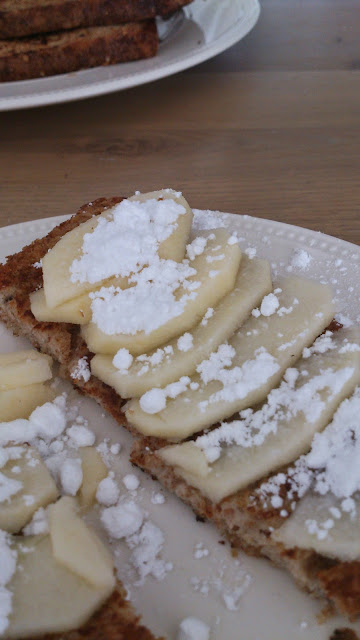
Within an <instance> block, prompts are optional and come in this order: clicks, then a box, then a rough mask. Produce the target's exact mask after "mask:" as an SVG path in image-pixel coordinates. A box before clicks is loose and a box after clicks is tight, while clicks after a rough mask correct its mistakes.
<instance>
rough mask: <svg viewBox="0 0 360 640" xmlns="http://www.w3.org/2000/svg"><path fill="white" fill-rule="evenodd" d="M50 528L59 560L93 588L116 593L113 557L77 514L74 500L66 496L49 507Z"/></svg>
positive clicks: (55, 554)
mask: <svg viewBox="0 0 360 640" xmlns="http://www.w3.org/2000/svg"><path fill="white" fill-rule="evenodd" d="M49 526H50V537H51V544H52V548H53V553H54V558H55V560H56V561H57V562H59V563H60V564H62V565H63V566H65V567H66V568H67V569H69V570H70V571H73V572H74V573H76V575H78V576H79V577H80V578H82V579H83V580H85V581H86V582H87V583H89V584H90V585H91V586H93V587H95V588H98V589H109V590H112V588H113V587H114V572H113V561H112V557H111V554H110V552H109V551H108V550H107V549H106V547H105V546H104V545H103V543H102V542H101V541H100V539H99V538H98V537H97V536H96V535H95V534H94V533H93V532H92V531H91V530H90V529H89V528H88V527H87V526H86V524H85V522H84V521H83V520H82V519H81V518H80V517H79V516H78V515H77V503H76V500H75V499H74V498H70V497H68V496H63V497H62V498H61V499H60V500H59V501H58V502H57V503H56V504H54V505H52V506H51V507H49Z"/></svg>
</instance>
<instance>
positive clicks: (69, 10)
mask: <svg viewBox="0 0 360 640" xmlns="http://www.w3.org/2000/svg"><path fill="white" fill-rule="evenodd" d="M155 13H156V9H155V2H154V0H121V2H120V1H119V0H60V1H59V0H42V1H41V2H39V1H38V0H36V1H34V0H20V1H18V2H16V3H14V2H13V0H0V38H20V37H23V36H29V35H33V34H40V33H49V32H51V31H62V30H63V29H76V28H78V27H94V26H105V25H115V24H120V23H122V22H136V21H137V20H148V19H149V18H154V17H155Z"/></svg>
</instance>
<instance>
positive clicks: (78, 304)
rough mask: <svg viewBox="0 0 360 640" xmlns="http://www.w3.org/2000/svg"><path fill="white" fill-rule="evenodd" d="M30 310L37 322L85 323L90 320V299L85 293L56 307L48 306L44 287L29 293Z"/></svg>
mask: <svg viewBox="0 0 360 640" xmlns="http://www.w3.org/2000/svg"><path fill="white" fill-rule="evenodd" d="M30 306H31V312H32V314H33V315H34V316H35V318H36V320H39V322H71V323H72V324H87V323H88V322H90V320H91V299H90V298H89V295H88V294H87V293H85V294H84V295H82V296H79V297H78V298H73V299H72V300H67V301H66V302H64V303H63V304H60V305H59V306H57V307H48V305H47V303H46V298H45V293H44V289H38V291H34V292H33V293H31V294H30Z"/></svg>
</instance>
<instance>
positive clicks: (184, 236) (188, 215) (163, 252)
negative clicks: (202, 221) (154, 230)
mask: <svg viewBox="0 0 360 640" xmlns="http://www.w3.org/2000/svg"><path fill="white" fill-rule="evenodd" d="M152 199H154V200H174V201H175V202H177V204H180V205H181V206H183V207H184V209H185V213H183V214H181V215H179V216H178V218H177V221H176V223H175V225H174V226H175V228H174V231H173V232H172V233H171V234H170V235H169V237H168V238H166V240H164V241H163V242H162V243H161V244H160V247H159V251H158V253H159V256H160V258H164V259H166V260H175V262H181V260H183V259H184V257H185V250H186V245H187V243H188V241H189V236H190V231H191V225H192V220H193V212H192V210H191V209H190V207H189V205H188V203H187V202H186V200H185V198H184V197H183V196H182V195H181V194H180V193H178V192H177V191H174V190H173V189H162V190H161V191H150V192H149V193H139V194H136V195H135V196H131V198H129V200H135V201H137V202H145V201H146V200H152Z"/></svg>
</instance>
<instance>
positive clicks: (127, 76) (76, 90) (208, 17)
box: [0, 0, 260, 111]
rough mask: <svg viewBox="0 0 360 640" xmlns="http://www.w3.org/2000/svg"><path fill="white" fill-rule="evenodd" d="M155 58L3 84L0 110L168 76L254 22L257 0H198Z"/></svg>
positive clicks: (213, 52)
mask: <svg viewBox="0 0 360 640" xmlns="http://www.w3.org/2000/svg"><path fill="white" fill-rule="evenodd" d="M183 12H184V15H185V20H184V21H183V24H181V25H179V28H178V29H175V30H174V32H172V34H171V35H170V36H169V37H168V38H166V39H165V41H164V42H162V43H161V44H160V48H159V53H158V55H157V56H155V57H154V58H150V59H147V60H138V61H136V62H124V63H121V64H117V65H111V66H108V67H96V68H94V69H86V70H84V71H77V72H74V73H68V74H63V75H57V76H51V77H49V78H36V79H34V80H24V81H19V82H4V83H1V84H0V111H9V110H12V109H24V108H26V107H38V106H44V105H49V104H57V103H62V102H69V101H71V100H79V99H81V98H89V97H93V96H99V95H103V94H105V93H111V92H113V91H120V90H121V89H128V88H130V87H135V86H137V85H141V84H145V83H147V82H151V81H153V80H158V79H160V78H164V77H165V76H170V75H172V74H174V73H178V72H179V71H183V70H184V69H188V68H189V67H193V66H194V65H196V64H199V63H200V62H204V61H205V60H208V59H209V58H212V57H213V56H215V55H217V54H218V53H221V52H222V51H224V50H225V49H228V48H229V47H231V46H232V45H233V44H235V42H238V40H241V38H243V37H244V36H245V35H246V34H247V33H248V32H249V31H250V30H251V29H252V28H253V26H254V25H255V23H256V21H257V19H258V17H259V13H260V5H259V1H258V0H220V2H219V0H194V2H193V3H192V4H191V5H189V6H188V7H185V8H184V9H183Z"/></svg>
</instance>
